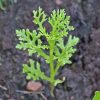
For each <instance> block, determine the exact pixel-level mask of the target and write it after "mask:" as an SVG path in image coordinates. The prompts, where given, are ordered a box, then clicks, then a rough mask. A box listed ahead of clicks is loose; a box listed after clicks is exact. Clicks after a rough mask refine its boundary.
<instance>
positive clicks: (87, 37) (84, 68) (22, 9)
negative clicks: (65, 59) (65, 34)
mask: <svg viewBox="0 0 100 100" xmlns="http://www.w3.org/2000/svg"><path fill="white" fill-rule="evenodd" d="M39 6H40V7H42V8H43V10H44V11H45V12H46V14H47V15H50V13H51V11H52V10H53V9H58V8H64V9H65V11H66V12H67V14H68V15H70V16H71V24H72V25H73V26H74V27H75V28H76V29H75V31H73V32H71V33H70V34H73V35H76V36H78V37H79V38H80V42H79V44H78V45H77V52H76V53H75V54H74V56H73V57H72V58H71V59H72V62H73V63H72V64H70V65H65V66H64V67H63V68H62V70H60V71H59V72H60V73H59V75H58V77H59V78H61V77H63V76H65V77H66V81H65V82H64V83H63V84H59V85H58V86H57V87H56V88H55V92H54V97H51V95H50V92H49V88H48V83H46V82H43V81H41V83H43V86H44V90H43V95H44V96H45V97H46V98H47V100H92V98H93V95H94V93H95V91H96V90H100V0H17V2H16V3H14V4H9V5H7V8H6V10H5V11H2V10H0V100H44V99H43V97H42V96H41V95H40V94H37V93H32V94H28V93H27V94H25V93H24V92H23V91H26V88H25V87H26V83H27V80H26V78H25V75H24V74H23V73H22V64H23V63H27V62H28V59H29V56H28V54H27V52H25V51H20V50H17V49H16V48H15V46H16V44H17V43H18V39H17V37H16V34H15V30H16V29H23V28H25V29H26V28H29V29H30V30H32V29H36V26H35V25H34V24H33V23H32V19H33V17H32V11H33V10H34V9H37V8H38V7H39ZM46 28H47V30H49V28H50V27H49V26H48V25H46ZM33 59H36V60H39V62H40V63H41V64H42V65H43V66H44V65H45V68H44V71H45V72H46V73H48V70H49V69H48V66H47V65H46V64H45V62H44V60H43V59H42V58H37V57H36V56H35V55H34V56H33ZM19 91H20V92H21V91H22V92H21V93H20V92H19Z"/></svg>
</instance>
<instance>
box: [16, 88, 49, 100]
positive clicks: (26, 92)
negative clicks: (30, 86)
mask: <svg viewBox="0 0 100 100" xmlns="http://www.w3.org/2000/svg"><path fill="white" fill-rule="evenodd" d="M16 92H18V93H23V94H32V93H35V94H39V95H41V97H42V98H43V99H44V100H48V99H47V98H46V96H44V95H43V93H42V92H34V91H32V92H29V91H22V90H16Z"/></svg>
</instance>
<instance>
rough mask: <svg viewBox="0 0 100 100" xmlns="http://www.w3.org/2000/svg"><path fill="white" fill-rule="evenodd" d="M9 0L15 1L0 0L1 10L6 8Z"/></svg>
mask: <svg viewBox="0 0 100 100" xmlns="http://www.w3.org/2000/svg"><path fill="white" fill-rule="evenodd" d="M7 2H9V3H13V2H14V0H0V9H1V10H5V5H6V4H7Z"/></svg>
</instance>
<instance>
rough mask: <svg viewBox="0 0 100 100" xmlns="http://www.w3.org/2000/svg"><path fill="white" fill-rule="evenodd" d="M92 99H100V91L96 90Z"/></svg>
mask: <svg viewBox="0 0 100 100" xmlns="http://www.w3.org/2000/svg"><path fill="white" fill-rule="evenodd" d="M92 100H100V91H96V92H95V95H94V97H93V99H92Z"/></svg>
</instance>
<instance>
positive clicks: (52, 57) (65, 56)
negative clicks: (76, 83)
mask: <svg viewBox="0 0 100 100" xmlns="http://www.w3.org/2000/svg"><path fill="white" fill-rule="evenodd" d="M33 18H34V19H33V22H34V23H35V24H36V25H37V26H38V28H37V30H33V31H30V30H29V29H26V30H25V29H22V30H16V34H17V36H18V38H19V40H20V42H19V44H17V46H16V48H18V49H23V50H28V53H29V55H30V56H32V54H34V53H35V54H37V55H38V56H41V57H43V58H44V59H45V61H46V63H48V64H49V65H50V76H46V75H45V74H44V72H42V71H41V68H40V64H39V62H36V64H34V61H32V60H30V61H29V63H30V65H27V64H24V65H23V66H24V67H23V72H24V73H26V74H27V78H28V79H33V80H39V79H44V80H47V81H49V82H50V83H53V84H58V83H61V81H59V79H57V80H56V79H55V75H56V73H57V72H58V70H59V68H60V67H63V66H64V65H65V64H70V63H71V60H70V58H71V57H72V55H73V53H75V51H76V48H75V47H74V46H75V45H76V44H77V43H78V41H79V38H78V37H75V36H72V35H71V34H69V31H71V30H74V27H73V26H70V16H67V15H66V13H65V10H64V9H61V10H59V9H58V10H57V11H56V10H53V11H52V13H51V15H50V17H47V15H46V14H45V13H44V11H43V10H42V8H40V7H39V9H38V10H36V11H35V10H34V11H33ZM45 22H48V23H49V25H50V26H51V27H52V28H51V31H50V32H49V33H48V32H47V30H46V28H45V27H44V23H45ZM41 37H45V38H46V41H47V42H48V43H47V44H44V43H43V42H42V40H41ZM64 37H67V38H68V41H66V43H65V42H64V39H63V38H64ZM44 50H47V51H48V52H49V54H47V53H45V52H44ZM54 62H56V64H54ZM57 82H58V83H57Z"/></svg>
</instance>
